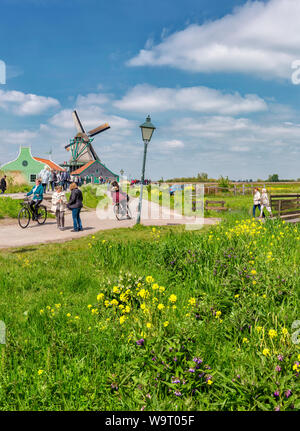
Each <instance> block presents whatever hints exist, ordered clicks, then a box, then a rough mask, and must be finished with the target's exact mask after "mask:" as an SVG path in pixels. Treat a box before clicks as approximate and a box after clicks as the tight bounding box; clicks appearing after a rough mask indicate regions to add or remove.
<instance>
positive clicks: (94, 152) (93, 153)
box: [89, 144, 100, 160]
mask: <svg viewBox="0 0 300 431" xmlns="http://www.w3.org/2000/svg"><path fill="white" fill-rule="evenodd" d="M89 150H90V152H91V153H92V156H93V157H94V159H95V160H100V159H99V157H98V156H97V153H96V151H95V150H94V147H93V145H92V144H90V146H89Z"/></svg>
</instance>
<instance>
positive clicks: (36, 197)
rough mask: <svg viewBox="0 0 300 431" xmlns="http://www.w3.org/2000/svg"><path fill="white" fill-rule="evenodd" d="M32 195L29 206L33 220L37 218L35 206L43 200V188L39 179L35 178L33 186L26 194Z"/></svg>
mask: <svg viewBox="0 0 300 431" xmlns="http://www.w3.org/2000/svg"><path fill="white" fill-rule="evenodd" d="M30 195H33V197H32V200H31V202H30V208H31V211H32V214H33V218H32V219H33V220H36V219H37V213H36V210H37V207H38V206H39V205H40V203H41V202H42V200H43V197H44V196H43V195H44V188H43V186H42V181H41V180H40V179H37V180H35V186H34V187H32V189H31V190H30V192H29V193H27V195H26V196H30Z"/></svg>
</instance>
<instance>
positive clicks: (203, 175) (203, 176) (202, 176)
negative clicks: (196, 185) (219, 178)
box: [197, 172, 208, 181]
mask: <svg viewBox="0 0 300 431" xmlns="http://www.w3.org/2000/svg"><path fill="white" fill-rule="evenodd" d="M197 178H198V180H199V181H207V180H208V174H207V173H206V172H201V173H200V172H199V173H198V175H197Z"/></svg>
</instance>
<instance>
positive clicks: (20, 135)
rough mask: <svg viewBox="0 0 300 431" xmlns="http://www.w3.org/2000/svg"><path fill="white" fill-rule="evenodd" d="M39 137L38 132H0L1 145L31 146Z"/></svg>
mask: <svg viewBox="0 0 300 431" xmlns="http://www.w3.org/2000/svg"><path fill="white" fill-rule="evenodd" d="M36 136H37V133H36V132H31V131H30V130H21V131H17V132H16V131H12V130H4V129H2V130H0V141H1V144H2V145H3V144H5V145H30V142H31V141H32V140H33V139H34V138H35V137H36Z"/></svg>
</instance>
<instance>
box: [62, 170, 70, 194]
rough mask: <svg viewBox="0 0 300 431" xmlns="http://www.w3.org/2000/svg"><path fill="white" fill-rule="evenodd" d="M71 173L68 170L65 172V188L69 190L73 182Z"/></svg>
mask: <svg viewBox="0 0 300 431" xmlns="http://www.w3.org/2000/svg"><path fill="white" fill-rule="evenodd" d="M71 182H72V181H71V175H70V172H69V171H66V173H65V180H64V190H65V191H67V190H68V188H69V185H70V184H71Z"/></svg>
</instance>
